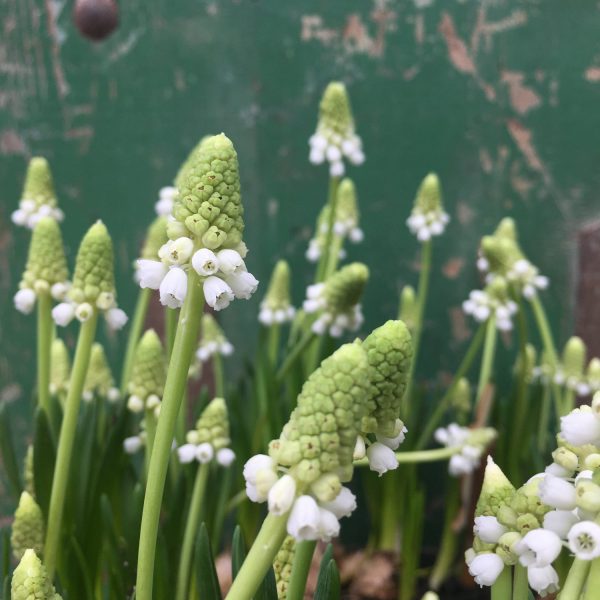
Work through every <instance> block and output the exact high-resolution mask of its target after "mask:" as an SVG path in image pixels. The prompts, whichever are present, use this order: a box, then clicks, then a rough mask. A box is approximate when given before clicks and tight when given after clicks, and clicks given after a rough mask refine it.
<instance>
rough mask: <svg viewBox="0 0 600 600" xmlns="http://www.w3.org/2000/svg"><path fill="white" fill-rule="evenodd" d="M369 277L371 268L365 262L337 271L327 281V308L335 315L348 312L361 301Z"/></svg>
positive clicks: (325, 292)
mask: <svg viewBox="0 0 600 600" xmlns="http://www.w3.org/2000/svg"><path fill="white" fill-rule="evenodd" d="M368 279H369V269H368V268H367V266H366V265H364V264H363V263H358V262H355V263H351V264H349V265H346V266H345V267H342V268H341V269H340V270H339V271H336V272H335V273H334V274H333V275H331V276H330V277H329V278H328V279H327V281H326V282H325V291H324V294H325V301H326V309H325V310H326V311H327V312H329V313H331V314H334V315H337V314H345V313H347V312H348V311H349V310H351V309H352V308H353V307H354V306H356V305H357V304H358V303H359V301H360V299H361V296H362V294H363V291H364V289H365V285H366V284H367V280H368Z"/></svg>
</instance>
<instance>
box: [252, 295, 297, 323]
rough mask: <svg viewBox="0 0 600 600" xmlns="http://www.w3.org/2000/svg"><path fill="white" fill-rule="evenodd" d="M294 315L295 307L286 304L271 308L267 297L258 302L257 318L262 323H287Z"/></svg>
mask: <svg viewBox="0 0 600 600" xmlns="http://www.w3.org/2000/svg"><path fill="white" fill-rule="evenodd" d="M295 316H296V309H295V308H294V307H293V306H292V305H291V304H288V305H287V307H280V308H275V309H274V308H273V307H272V306H270V304H269V302H268V301H267V299H265V300H263V301H262V302H261V303H260V312H259V313H258V320H259V321H260V322H261V323H262V324H263V325H274V324H277V325H280V324H281V323H289V322H290V321H292V320H293V319H294V317H295Z"/></svg>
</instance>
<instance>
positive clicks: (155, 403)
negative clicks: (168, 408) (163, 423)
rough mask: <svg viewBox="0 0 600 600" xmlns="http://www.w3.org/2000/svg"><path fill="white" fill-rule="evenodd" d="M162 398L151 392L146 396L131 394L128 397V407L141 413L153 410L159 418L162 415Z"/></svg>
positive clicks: (134, 411)
mask: <svg viewBox="0 0 600 600" xmlns="http://www.w3.org/2000/svg"><path fill="white" fill-rule="evenodd" d="M160 406H161V399H160V397H159V396H158V395H157V394H150V395H148V396H147V397H146V398H141V397H140V396H136V395H135V394H131V396H129V398H128V399H127V408H128V409H129V410H130V411H131V412H133V413H141V412H143V411H145V410H148V411H152V412H153V413H154V416H155V417H157V418H158V415H160Z"/></svg>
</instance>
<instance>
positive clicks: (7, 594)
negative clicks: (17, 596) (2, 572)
mask: <svg viewBox="0 0 600 600" xmlns="http://www.w3.org/2000/svg"><path fill="white" fill-rule="evenodd" d="M10 581H11V578H10V577H9V576H8V575H7V576H6V577H5V578H4V586H3V588H4V594H3V596H2V598H3V600H10V595H11V594H10Z"/></svg>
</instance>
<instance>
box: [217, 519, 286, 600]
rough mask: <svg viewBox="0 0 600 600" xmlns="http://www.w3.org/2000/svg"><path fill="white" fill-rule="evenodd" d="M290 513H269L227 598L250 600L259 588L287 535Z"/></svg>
mask: <svg viewBox="0 0 600 600" xmlns="http://www.w3.org/2000/svg"><path fill="white" fill-rule="evenodd" d="M287 519H288V514H287V513H286V514H285V515H278V516H275V515H273V514H272V513H269V514H268V515H267V518H266V519H265V520H264V521H263V524H262V527H261V528H260V531H259V532H258V535H257V536H256V539H255V540H254V544H252V547H251V548H250V552H248V556H246V560H245V561H244V564H243V565H242V567H241V569H240V570H239V572H238V574H237V577H236V578H235V580H234V581H233V584H232V586H231V588H230V590H229V593H228V594H227V600H248V598H252V597H253V596H254V595H255V593H256V590H257V589H258V588H259V586H260V584H261V582H262V580H263V579H264V577H265V575H266V573H267V571H268V570H269V568H270V567H271V566H272V565H273V560H274V559H275V556H277V552H278V551H279V548H280V547H281V544H282V543H283V540H284V538H285V535H286V524H287Z"/></svg>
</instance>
